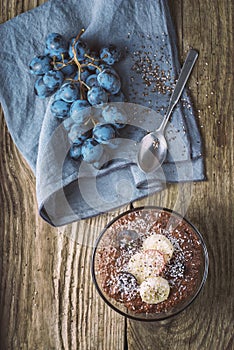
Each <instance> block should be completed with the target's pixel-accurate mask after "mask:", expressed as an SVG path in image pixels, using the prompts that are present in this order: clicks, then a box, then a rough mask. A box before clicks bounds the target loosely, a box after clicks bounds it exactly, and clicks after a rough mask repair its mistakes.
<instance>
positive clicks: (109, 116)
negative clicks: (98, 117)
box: [102, 104, 128, 128]
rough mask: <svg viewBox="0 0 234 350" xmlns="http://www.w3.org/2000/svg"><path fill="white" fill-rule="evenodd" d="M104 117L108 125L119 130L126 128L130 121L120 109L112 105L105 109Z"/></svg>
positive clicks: (103, 111)
mask: <svg viewBox="0 0 234 350" xmlns="http://www.w3.org/2000/svg"><path fill="white" fill-rule="evenodd" d="M102 116H103V118H104V119H105V121H106V122H107V123H112V124H114V125H115V126H116V127H117V128H119V127H124V126H125V124H126V122H127V120H128V117H127V115H126V114H125V113H124V112H123V111H122V110H121V109H120V108H119V107H117V106H115V105H111V104H108V105H107V106H105V107H104V108H103V110H102Z"/></svg>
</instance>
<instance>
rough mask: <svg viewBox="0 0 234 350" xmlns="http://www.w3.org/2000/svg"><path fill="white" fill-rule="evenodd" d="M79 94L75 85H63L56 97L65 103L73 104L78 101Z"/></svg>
mask: <svg viewBox="0 0 234 350" xmlns="http://www.w3.org/2000/svg"><path fill="white" fill-rule="evenodd" d="M79 94H80V91H79V88H78V87H77V85H76V84H73V83H65V84H63V85H62V86H61V88H60V89H59V91H58V96H59V98H60V99H62V100H63V101H65V102H74V101H75V100H77V99H78V97H79Z"/></svg>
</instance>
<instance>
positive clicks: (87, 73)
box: [77, 68, 91, 81]
mask: <svg viewBox="0 0 234 350" xmlns="http://www.w3.org/2000/svg"><path fill="white" fill-rule="evenodd" d="M90 74H91V73H90V71H89V70H88V69H87V68H82V71H81V72H80V79H81V80H82V81H86V79H87V78H88V76H90ZM77 78H78V77H77Z"/></svg>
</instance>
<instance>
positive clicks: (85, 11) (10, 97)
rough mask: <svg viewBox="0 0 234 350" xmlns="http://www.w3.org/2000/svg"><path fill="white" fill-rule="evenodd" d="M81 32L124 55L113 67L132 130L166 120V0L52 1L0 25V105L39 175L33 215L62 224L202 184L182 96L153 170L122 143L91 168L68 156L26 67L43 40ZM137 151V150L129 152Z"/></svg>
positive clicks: (194, 132)
mask: <svg viewBox="0 0 234 350" xmlns="http://www.w3.org/2000/svg"><path fill="white" fill-rule="evenodd" d="M82 28H85V33H84V34H83V38H84V39H85V40H86V41H87V43H88V45H89V46H90V47H91V48H95V49H100V48H101V47H103V46H106V45H108V44H110V43H111V44H115V45H116V46H118V47H120V48H121V49H122V50H123V51H124V52H125V55H124V57H123V59H122V60H121V61H120V62H119V63H118V65H117V66H116V69H117V71H118V72H119V75H120V77H121V80H122V86H123V91H124V94H125V96H126V99H127V101H128V103H127V104H126V108H129V110H130V113H133V114H134V113H135V114H134V116H135V117H134V118H133V121H132V124H134V125H136V126H138V125H139V126H141V127H142V128H143V129H145V130H153V129H154V128H156V127H157V125H159V123H160V118H161V117H162V115H163V114H164V113H165V109H166V107H167V105H168V101H169V98H170V94H171V91H172V88H173V84H174V82H175V79H176V78H177V77H178V73H179V71H180V64H179V60H178V54H177V49H176V36H175V31H174V28H173V24H172V21H171V17H170V13H169V8H168V4H167V1H165V0H158V1H146V0H143V1H133V0H109V1H104V0H79V1H77V0H67V1H62V0H49V1H47V2H46V3H45V4H43V5H41V6H39V7H37V8H35V9H33V10H31V11H28V12H26V13H24V14H21V15H19V16H17V17H16V18H14V19H12V20H10V21H8V22H7V23H5V24H2V25H1V26H0V44H1V50H0V81H1V87H0V101H1V104H2V107H3V110H4V115H5V119H6V122H7V125H8V128H9V131H10V133H11V135H12V138H13V140H14V142H15V143H16V145H17V147H18V149H19V150H20V152H21V153H22V154H23V156H24V157H25V158H26V160H27V161H28V163H29V165H30V167H31V168H32V170H33V172H34V174H35V176H36V188H37V199H38V207H39V212H40V215H41V216H42V217H43V218H44V219H45V220H46V221H47V222H49V223H50V224H51V225H54V226H61V225H64V224H67V223H70V222H73V221H77V220H80V219H83V218H87V217H92V216H95V215H98V214H100V213H103V212H106V211H109V210H112V209H115V208H117V207H120V206H122V205H124V204H127V203H129V202H132V201H134V200H136V199H140V198H142V197H145V196H148V195H150V194H152V193H154V192H156V191H160V190H162V189H163V188H164V186H165V184H166V183H167V182H168V183H169V182H184V181H200V180H204V179H205V174H204V166H203V157H202V153H201V147H202V146H201V137H200V134H199V131H198V127H197V124H196V121H195V117H194V112H193V109H192V106H191V101H190V98H189V97H188V95H187V92H186V91H185V92H184V93H183V96H182V99H181V101H180V103H179V104H178V106H177V107H176V109H175V111H174V113H173V116H172V118H171V121H170V123H169V126H168V128H167V130H166V137H167V140H168V143H169V152H168V157H167V159H166V162H165V164H164V165H163V167H162V169H160V170H159V171H157V172H155V173H153V174H148V175H145V174H144V173H143V172H142V171H140V169H138V167H137V165H136V149H137V148H136V140H137V141H139V140H140V138H141V136H142V135H141V134H139V133H138V132H137V131H136V135H132V136H133V139H134V141H133V139H131V135H130V134H128V135H127V137H126V138H125V139H124V140H122V141H123V142H122V143H121V144H120V146H119V147H118V149H117V150H116V151H115V152H116V153H115V154H114V155H113V159H115V161H114V162H112V163H111V164H110V165H109V166H108V167H105V168H104V169H101V170H97V169H94V168H93V167H92V166H89V165H87V164H85V163H84V162H80V163H79V162H76V161H73V160H71V159H70V158H69V157H68V156H67V152H68V150H69V144H68V140H67V135H66V131H65V129H64V128H63V125H62V124H60V123H59V122H58V121H56V120H55V118H53V117H52V116H51V113H50V104H51V99H50V98H47V99H45V100H41V99H39V98H37V97H36V96H35V94H34V90H33V86H34V82H35V77H33V76H32V75H31V74H30V73H29V69H28V64H29V61H30V60H31V59H32V58H33V57H34V56H36V55H39V54H42V53H43V52H44V47H45V37H46V36H47V34H48V33H50V32H57V33H60V34H62V35H63V36H64V37H65V38H67V39H69V38H71V37H74V36H76V35H77V33H78V32H79V31H80V30H81V29H82ZM134 147H135V148H134Z"/></svg>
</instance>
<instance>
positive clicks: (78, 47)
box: [69, 38, 89, 61]
mask: <svg viewBox="0 0 234 350" xmlns="http://www.w3.org/2000/svg"><path fill="white" fill-rule="evenodd" d="M74 42H75V38H73V39H71V43H70V46H69V56H70V57H71V58H74V53H73V44H74ZM74 50H75V53H76V58H77V59H78V60H79V61H82V60H84V59H85V54H86V53H87V54H88V53H89V48H88V46H87V44H86V42H84V41H83V40H78V41H77V42H76V43H75V44H74Z"/></svg>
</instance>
